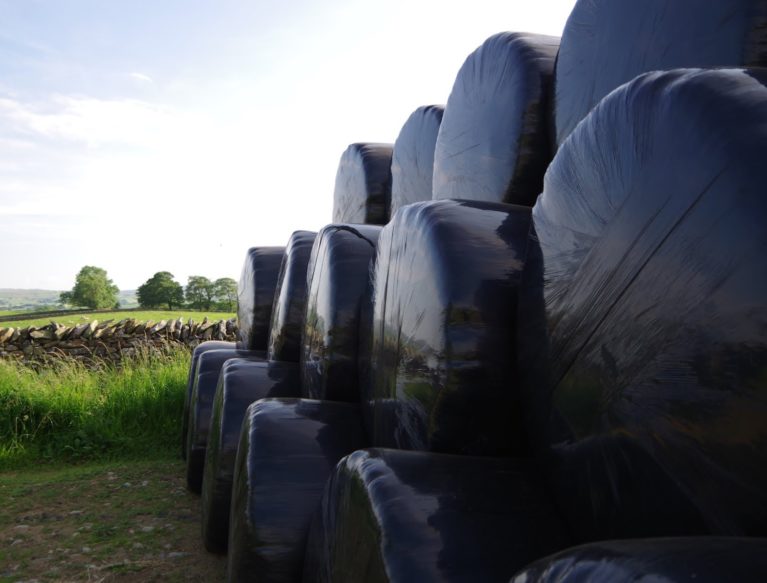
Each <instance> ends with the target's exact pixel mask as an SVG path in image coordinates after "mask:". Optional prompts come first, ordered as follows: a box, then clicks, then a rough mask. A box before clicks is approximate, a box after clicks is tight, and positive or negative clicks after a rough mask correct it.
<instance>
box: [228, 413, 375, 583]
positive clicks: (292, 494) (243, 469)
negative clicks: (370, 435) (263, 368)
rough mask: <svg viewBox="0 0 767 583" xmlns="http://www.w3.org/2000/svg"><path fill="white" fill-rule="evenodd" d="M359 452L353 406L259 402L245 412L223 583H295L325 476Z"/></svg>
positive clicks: (361, 440)
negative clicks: (224, 580)
mask: <svg viewBox="0 0 767 583" xmlns="http://www.w3.org/2000/svg"><path fill="white" fill-rule="evenodd" d="M363 445H364V436H363V431H362V425H361V423H360V420H359V407H358V406H355V405H351V404H349V403H330V402H321V401H311V400H307V399H263V400H261V401H257V402H256V403H254V404H253V405H251V406H250V407H249V408H248V411H247V413H246V415H245V420H244V422H243V426H242V435H241V440H240V445H239V448H238V451H237V460H236V466H235V474H234V489H233V490H232V514H231V521H230V527H231V528H230V537H229V560H228V580H229V581H238V582H240V581H274V582H288V581H297V580H300V578H301V573H302V572H303V564H304V551H305V546H306V534H307V532H308V530H309V523H310V521H311V518H312V515H313V513H314V512H315V510H316V508H317V507H318V505H319V501H320V499H321V497H322V492H323V490H324V487H325V482H326V481H327V478H328V475H329V474H330V472H331V471H332V470H333V467H334V466H335V465H336V463H337V462H338V460H340V459H341V458H342V457H343V456H345V455H347V454H348V453H350V452H351V451H353V450H355V449H358V448H359V447H362V446H363Z"/></svg>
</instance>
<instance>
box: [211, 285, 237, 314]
mask: <svg viewBox="0 0 767 583" xmlns="http://www.w3.org/2000/svg"><path fill="white" fill-rule="evenodd" d="M213 294H214V297H215V299H216V302H218V305H219V306H220V307H221V308H222V309H224V310H226V311H227V312H233V311H234V310H235V309H237V282H236V281H234V280H233V279H232V278H231V277H221V278H219V279H217V280H216V281H214V282H213Z"/></svg>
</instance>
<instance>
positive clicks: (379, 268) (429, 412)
mask: <svg viewBox="0 0 767 583" xmlns="http://www.w3.org/2000/svg"><path fill="white" fill-rule="evenodd" d="M529 225H530V209H529V208H527V207H521V206H513V205H505V204H499V203H490V202H477V201H450V200H443V201H429V202H420V203H414V204H411V205H409V206H407V207H403V208H402V209H400V211H399V212H398V213H397V215H396V216H395V217H394V219H393V220H392V222H391V223H389V225H387V226H386V227H384V229H383V230H382V232H381V237H380V239H379V242H378V255H377V262H376V269H375V275H374V286H373V289H374V292H373V294H374V296H373V324H372V326H373V333H372V334H373V339H372V354H371V370H370V375H369V379H370V382H369V383H368V384H367V385H366V386H365V387H363V390H364V391H365V394H364V395H363V401H364V402H365V407H366V408H368V407H372V409H373V411H372V414H370V413H369V412H368V413H366V420H368V421H369V420H370V419H373V426H372V427H368V431H369V432H370V434H371V436H372V438H373V443H374V444H375V445H376V446H381V447H394V448H397V449H419V450H430V451H439V452H443V453H465V454H473V455H508V454H512V453H521V452H523V451H525V450H526V445H525V440H524V432H523V431H522V424H521V419H522V418H521V413H520V410H519V403H518V399H519V395H518V387H517V383H516V380H515V375H516V369H515V359H514V353H515V349H516V348H515V335H514V327H515V325H516V324H515V321H516V288H517V285H518V282H519V277H520V273H521V269H522V266H523V261H524V256H525V247H526V245H527V235H528V229H529Z"/></svg>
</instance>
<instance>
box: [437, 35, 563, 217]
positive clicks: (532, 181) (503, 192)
mask: <svg viewBox="0 0 767 583" xmlns="http://www.w3.org/2000/svg"><path fill="white" fill-rule="evenodd" d="M558 48H559V38H557V37H552V36H540V35H534V34H526V33H511V32H504V33H500V34H496V35H494V36H491V37H490V38H489V39H487V40H486V41H485V42H484V43H483V44H482V45H481V46H480V47H479V48H478V49H477V50H476V51H474V52H473V53H472V54H471V55H469V56H468V58H467V59H466V62H465V63H464V64H463V66H462V67H461V69H460V71H459V72H458V76H457V77H456V79H455V84H454V85H453V90H452V91H451V92H450V97H449V98H448V100H447V106H446V107H445V115H444V117H443V118H442V125H441V126H440V128H439V135H438V137H437V145H436V151H435V154H434V185H433V198H435V199H441V198H460V199H470V200H484V201H491V202H507V203H513V204H523V205H528V206H532V204H533V203H534V202H535V198H536V197H537V196H538V195H539V194H540V192H541V190H542V186H543V174H544V173H545V172H546V167H547V166H548V164H549V161H550V160H551V156H552V148H551V144H550V137H549V136H550V128H549V124H550V117H551V114H550V102H551V99H550V97H551V91H552V87H551V85H552V77H553V72H554V59H555V57H556V54H557V49H558Z"/></svg>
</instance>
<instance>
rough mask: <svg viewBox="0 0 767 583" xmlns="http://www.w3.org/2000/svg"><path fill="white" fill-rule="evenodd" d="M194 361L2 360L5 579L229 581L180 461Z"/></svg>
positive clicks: (154, 356)
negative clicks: (208, 548) (47, 363)
mask: <svg viewBox="0 0 767 583" xmlns="http://www.w3.org/2000/svg"><path fill="white" fill-rule="evenodd" d="M195 319H197V318H195ZM189 357H190V355H189V351H188V349H185V348H183V347H175V348H173V349H171V350H169V351H168V352H167V353H146V354H142V355H140V356H139V357H138V358H136V359H135V360H134V359H129V360H125V361H123V364H122V365H121V366H120V367H119V368H115V367H114V366H111V365H107V364H105V365H103V367H102V368H99V369H96V370H91V369H87V368H85V367H83V366H82V365H80V364H78V363H76V362H72V361H62V362H60V363H55V364H52V365H51V367H50V368H44V369H41V370H34V369H31V368H29V367H25V366H23V365H19V364H17V363H14V362H11V361H2V360H0V500H2V501H3V503H2V504H0V583H2V582H12V581H13V582H20V581H103V582H108V581H158V582H159V581H178V582H182V581H184V582H186V581H191V582H208V581H223V580H224V574H225V573H224V571H225V568H226V560H225V558H223V557H221V556H216V555H212V554H210V553H207V552H205V550H204V549H203V547H202V544H201V541H200V523H199V521H200V518H199V517H200V511H201V509H200V498H199V497H198V496H194V495H192V494H190V493H189V492H187V490H186V488H185V484H184V475H185V472H184V464H183V462H182V461H181V460H180V459H178V450H179V444H180V427H181V412H182V406H183V399H184V392H185V387H186V380H187V373H188V367H189Z"/></svg>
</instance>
